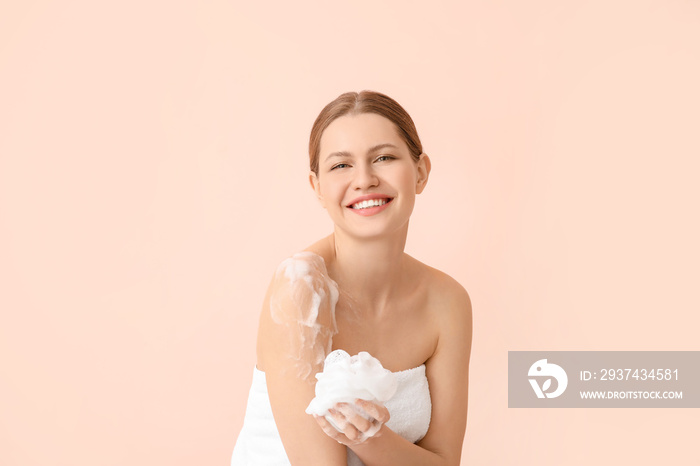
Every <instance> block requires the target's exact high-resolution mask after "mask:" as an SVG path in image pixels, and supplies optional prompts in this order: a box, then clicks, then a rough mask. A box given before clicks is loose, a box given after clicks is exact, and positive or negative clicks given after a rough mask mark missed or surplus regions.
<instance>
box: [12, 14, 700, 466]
mask: <svg viewBox="0 0 700 466" xmlns="http://www.w3.org/2000/svg"><path fill="white" fill-rule="evenodd" d="M423 3H424V2H405V1H391V2H374V1H357V2H337V3H336V2H322V1H318V2H307V1H302V2H281V1H280V2H276V3H269V2H257V3H256V2H232V1H226V2H224V1H211V2H173V1H119V2H117V1H113V2H94V1H87V0H85V1H72V0H66V1H60V2H58V1H43V0H37V1H22V2H4V3H3V5H2V6H1V7H0V312H1V314H0V319H1V320H0V464H2V465H4V466H10V465H12V466H14V465H46V464H51V465H124V464H132V465H154V464H167V465H171V466H175V465H192V464H200V465H205V464H206V465H208V464H212V465H214V464H220V465H227V464H228V462H229V459H230V455H231V451H232V448H233V445H234V442H235V440H236V436H237V435H238V431H239V429H240V427H241V424H242V421H243V414H244V410H245V402H246V397H247V392H248V389H249V384H250V380H251V376H252V369H253V364H254V363H255V345H254V342H255V332H256V326H257V316H258V312H259V311H260V305H261V303H262V298H263V295H264V291H265V287H266V286H267V283H268V280H269V279H270V277H271V275H272V273H273V271H274V267H275V266H276V265H277V264H278V263H279V262H280V261H281V260H282V259H283V258H284V257H286V256H288V255H290V254H292V253H293V252H295V251H298V250H300V249H303V248H304V247H306V246H307V245H309V244H311V243H312V242H314V241H316V240H317V239H319V238H321V237H322V236H325V235H327V234H328V233H330V232H331V228H332V224H331V222H330V220H329V218H328V217H327V215H326V214H325V211H324V210H323V209H322V208H321V207H320V206H319V205H318V203H317V201H316V199H315V198H314V196H313V193H312V191H311V188H310V187H309V185H308V182H307V173H308V162H307V160H308V159H307V144H308V135H309V130H310V128H311V124H312V123H313V119H314V118H315V117H316V115H317V114H318V112H319V111H320V110H321V108H322V107H323V105H325V104H326V103H327V102H329V101H330V100H332V99H333V98H335V97H336V96H337V95H339V94H340V93H342V92H345V91H348V90H356V91H359V90H362V89H373V90H378V91H381V92H385V93H387V94H389V95H390V96H392V97H394V98H395V99H397V100H398V101H399V102H400V103H401V104H402V105H403V106H404V107H405V108H406V109H407V110H408V111H409V112H410V113H411V115H412V116H413V118H414V119H415V122H416V124H417V127H418V130H419V133H420V135H421V138H422V141H423V145H424V148H425V151H426V153H428V154H429V155H430V156H431V159H432V162H433V171H432V173H431V176H430V181H429V183H428V186H427V188H426V191H425V192H424V193H423V194H421V195H420V196H419V197H418V199H417V205H416V208H415V210H414V214H413V217H412V219H411V228H410V230H409V231H410V233H409V237H408V244H407V248H406V251H407V252H408V253H409V254H411V255H413V256H414V257H416V258H417V259H419V260H421V261H424V262H426V263H428V264H430V265H432V266H434V267H437V268H439V269H441V270H443V271H445V272H447V273H448V274H450V275H452V276H453V277H454V278H456V279H457V280H458V281H459V282H460V283H462V284H463V285H464V286H465V287H466V288H467V290H468V291H469V292H470V295H471V298H472V303H473V307H474V341H473V353H472V359H471V384H470V393H469V396H470V407H469V419H468V427H467V434H466V438H465V443H464V454H463V463H464V464H473V465H511V464H513V465H514V464H518V465H537V466H545V465H558V464H570V465H588V464H606V465H608V464H609V465H612V464H637V465H657V464H679V465H689V464H698V462H700V453H698V449H697V447H696V442H697V422H698V420H699V418H698V411H697V410H693V409H675V410H674V409H599V410H593V409H557V410H544V409H540V410H519V409H508V407H507V374H506V369H507V352H508V351H509V350H700V343H699V342H698V336H697V332H698V328H699V327H700V317H699V314H698V309H700V306H699V305H700V298H698V293H697V291H698V290H697V287H698V279H699V278H700V277H699V272H698V260H699V259H700V248H699V246H698V237H700V220H699V218H698V217H699V216H698V199H700V188H698V183H697V179H698V173H699V170H700V162H699V161H698V160H699V157H698V156H699V155H700V150H699V149H700V142H699V139H698V128H700V86H698V83H700V3H699V2H696V1H680V0H664V1H660V0H659V1H638V0H629V1H591V2H583V1H557V0H550V1H527V2H523V1H518V0H508V1H505V0H504V1H471V2H461V1H453V2H432V5H431V6H430V7H427V6H423ZM559 458H564V460H561V459H559Z"/></svg>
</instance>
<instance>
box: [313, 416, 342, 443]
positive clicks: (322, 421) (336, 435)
mask: <svg viewBox="0 0 700 466" xmlns="http://www.w3.org/2000/svg"><path fill="white" fill-rule="evenodd" d="M314 419H316V422H317V423H318V425H319V426H321V430H323V432H324V433H325V434H326V435H327V436H329V437H330V438H332V439H333V440H335V441H336V442H339V443H343V434H341V433H340V432H338V431H337V430H336V429H335V427H333V426H332V425H331V423H330V422H328V421H327V420H326V418H325V417H323V416H316V415H314Z"/></svg>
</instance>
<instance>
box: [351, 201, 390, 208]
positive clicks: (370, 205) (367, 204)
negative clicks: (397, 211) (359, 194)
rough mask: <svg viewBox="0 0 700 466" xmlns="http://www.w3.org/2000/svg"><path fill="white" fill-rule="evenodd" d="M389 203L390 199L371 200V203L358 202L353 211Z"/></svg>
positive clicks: (353, 206)
mask: <svg viewBox="0 0 700 466" xmlns="http://www.w3.org/2000/svg"><path fill="white" fill-rule="evenodd" d="M387 202H388V199H371V200H369V201H362V202H358V203H357V204H353V205H352V208H353V209H368V208H370V207H376V206H380V205H384V204H386V203H387Z"/></svg>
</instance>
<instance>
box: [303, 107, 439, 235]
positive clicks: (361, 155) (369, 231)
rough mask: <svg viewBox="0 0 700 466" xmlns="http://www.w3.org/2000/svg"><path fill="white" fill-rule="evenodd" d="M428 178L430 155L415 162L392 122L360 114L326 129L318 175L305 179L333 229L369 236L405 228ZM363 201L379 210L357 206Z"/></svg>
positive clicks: (341, 118) (339, 121) (346, 117)
mask: <svg viewBox="0 0 700 466" xmlns="http://www.w3.org/2000/svg"><path fill="white" fill-rule="evenodd" d="M429 173H430V160H429V159H428V156H427V155H425V154H421V156H420V160H419V161H418V162H417V163H416V162H415V161H414V160H413V158H412V157H411V154H410V152H409V149H408V146H407V145H406V143H405V141H404V140H403V138H402V137H401V136H399V134H398V132H397V128H396V126H395V125H394V124H393V123H392V122H391V121H390V120H388V119H387V118H385V117H383V116H381V115H378V114H375V113H361V114H356V115H345V116H342V117H340V118H337V119H336V120H334V121H333V122H332V123H331V124H330V125H328V127H327V128H326V130H325V131H324V132H323V135H322V136H321V143H320V150H319V170H318V175H316V174H315V173H314V172H311V173H310V174H309V179H310V182H311V185H312V187H313V188H314V191H315V192H316V196H317V197H318V199H319V201H320V202H321V205H322V206H323V207H324V208H325V209H326V210H328V214H329V215H330V216H331V219H332V220H333V222H334V223H335V225H336V227H337V228H341V229H342V230H344V231H346V232H347V233H349V234H352V235H355V236H364V237H368V236H377V235H382V234H391V233H393V232H395V231H396V230H398V229H401V228H406V227H407V224H408V219H409V217H410V216H411V212H412V211H413V206H414V204H415V196H416V194H419V193H421V192H422V191H423V188H424V187H425V184H426V182H427V180H428V174H429ZM366 197H373V198H377V199H376V200H375V201H372V202H373V203H374V204H382V205H379V206H375V207H372V205H373V204H371V203H370V204H369V205H368V203H365V204H360V205H358V204H357V203H356V201H358V200H362V199H363V198H366ZM362 207H364V208H362Z"/></svg>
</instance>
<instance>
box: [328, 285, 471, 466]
mask: <svg viewBox="0 0 700 466" xmlns="http://www.w3.org/2000/svg"><path fill="white" fill-rule="evenodd" d="M443 286H444V289H442V290H439V291H438V293H439V295H440V296H442V297H444V299H441V301H442V302H441V303H440V304H439V305H437V306H438V307H437V308H436V309H438V310H437V311H436V312H437V314H438V315H437V320H438V328H439V339H438V344H437V348H436V350H435V353H434V354H433V356H431V358H430V359H429V360H428V361H427V362H426V374H427V377H428V383H429V386H430V397H431V401H432V414H431V419H430V428H429V430H428V433H427V434H426V435H425V437H424V438H423V439H422V440H421V441H420V442H418V443H417V444H412V443H410V442H409V441H408V440H406V439H404V438H403V437H401V436H400V435H398V434H397V433H395V432H393V431H392V430H391V429H389V428H388V427H386V425H383V426H382V428H381V429H380V430H379V432H378V434H377V435H376V436H374V437H372V438H370V439H368V440H366V441H364V442H362V443H357V442H356V441H355V440H354V439H355V438H356V437H357V435H356V433H357V429H356V428H355V427H354V426H355V425H357V426H359V430H364V429H365V428H366V426H365V424H366V421H365V420H364V419H362V418H360V417H359V416H356V415H354V414H353V412H352V410H347V409H344V408H342V407H339V410H340V411H341V412H342V413H345V414H336V415H335V416H338V419H339V420H340V424H341V425H344V422H343V421H347V422H349V425H348V427H347V428H346V433H347V435H344V434H339V433H337V432H336V431H335V430H334V429H333V428H332V427H330V425H329V424H328V423H327V422H326V421H325V420H324V419H323V418H318V419H317V422H318V423H319V424H320V425H321V426H322V427H323V428H324V431H325V432H326V434H327V435H329V436H330V437H332V438H334V439H336V440H337V441H340V442H342V443H345V444H346V445H348V446H349V447H350V448H351V449H352V450H353V451H354V452H355V453H356V454H357V456H358V457H360V459H361V460H362V461H363V462H364V463H365V465H367V466H373V465H382V466H389V465H401V466H410V465H421V466H426V465H440V466H451V465H458V464H459V463H460V457H461V453H462V443H463V441H464V433H465V431H466V423H467V393H468V384H469V357H470V353H471V341H472V311H471V301H470V299H469V295H468V294H467V292H466V290H465V289H464V288H463V287H462V286H461V285H460V284H459V283H457V282H456V281H454V280H453V279H451V278H449V277H447V279H446V280H445V281H444V285H443ZM361 405H362V407H363V408H364V409H365V411H369V410H370V409H372V406H376V405H372V404H370V403H361ZM382 415H383V413H382V412H380V410H377V411H376V416H374V417H375V418H377V416H379V417H381V416H382Z"/></svg>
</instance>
